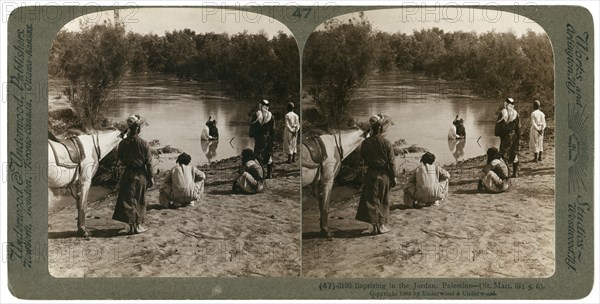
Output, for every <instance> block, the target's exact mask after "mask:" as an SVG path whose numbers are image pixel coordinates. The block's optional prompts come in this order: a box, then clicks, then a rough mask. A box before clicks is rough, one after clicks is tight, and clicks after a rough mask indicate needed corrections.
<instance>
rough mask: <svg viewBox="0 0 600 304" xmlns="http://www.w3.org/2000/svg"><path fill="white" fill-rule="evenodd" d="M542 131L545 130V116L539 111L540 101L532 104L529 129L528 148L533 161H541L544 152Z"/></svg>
mask: <svg viewBox="0 0 600 304" xmlns="http://www.w3.org/2000/svg"><path fill="white" fill-rule="evenodd" d="M544 129H546V115H544V113H543V112H542V111H540V101H539V100H535V101H534V102H533V112H531V128H530V129H529V148H531V151H532V152H533V161H534V162H538V161H541V160H542V152H543V151H544Z"/></svg>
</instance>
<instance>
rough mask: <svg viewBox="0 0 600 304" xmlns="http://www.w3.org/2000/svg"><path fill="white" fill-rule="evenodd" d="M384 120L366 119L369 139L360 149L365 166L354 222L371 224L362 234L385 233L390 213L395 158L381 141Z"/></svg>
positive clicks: (380, 118)
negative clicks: (355, 220)
mask: <svg viewBox="0 0 600 304" xmlns="http://www.w3.org/2000/svg"><path fill="white" fill-rule="evenodd" d="M386 120H387V118H385V117H384V116H383V115H381V114H376V115H373V116H372V117H371V118H370V119H369V124H370V125H371V136H370V137H369V138H367V139H365V141H363V143H362V144H361V146H360V156H361V157H362V159H363V160H364V162H365V164H366V165H367V167H368V169H367V173H366V175H365V177H364V182H363V187H362V192H361V195H360V201H359V203H358V210H357V211H356V219H357V220H359V221H361V222H366V223H369V224H371V227H370V228H369V229H367V230H365V231H363V232H362V233H363V234H381V233H386V232H389V231H390V229H389V228H388V227H387V226H386V224H387V222H388V218H389V213H390V204H389V201H388V195H389V191H390V189H391V188H393V187H394V186H396V174H395V167H396V166H395V162H394V159H395V155H394V148H393V146H392V143H391V142H390V141H389V140H387V139H386V138H384V137H383V135H384V133H385V128H386V127H387V123H388V122H387V121H386Z"/></svg>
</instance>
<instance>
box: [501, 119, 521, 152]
mask: <svg viewBox="0 0 600 304" xmlns="http://www.w3.org/2000/svg"><path fill="white" fill-rule="evenodd" d="M501 118H502V113H500V114H499V115H498V120H500V119H501ZM496 124H497V126H496V129H497V130H498V131H497V134H498V136H499V137H500V149H499V150H500V154H501V155H502V158H503V159H504V161H506V162H507V163H509V164H511V163H513V162H515V159H516V158H517V155H518V153H519V137H520V136H521V122H520V117H519V115H518V114H517V118H515V119H514V120H513V121H511V122H506V121H504V120H502V121H499V122H497V123H496Z"/></svg>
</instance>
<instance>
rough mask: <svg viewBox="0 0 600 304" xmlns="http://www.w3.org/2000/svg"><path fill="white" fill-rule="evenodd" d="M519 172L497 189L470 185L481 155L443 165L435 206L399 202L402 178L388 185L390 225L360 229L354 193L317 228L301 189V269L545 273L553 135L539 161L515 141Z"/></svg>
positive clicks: (311, 272) (323, 272)
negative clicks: (444, 176) (443, 196)
mask: <svg viewBox="0 0 600 304" xmlns="http://www.w3.org/2000/svg"><path fill="white" fill-rule="evenodd" d="M521 145H522V149H521V152H520V155H519V157H520V158H521V170H520V173H521V174H520V177H519V178H517V179H513V180H512V188H511V189H510V190H509V191H508V192H506V193H502V194H482V193H478V192H477V191H476V189H477V177H478V174H479V172H480V170H481V168H482V167H483V165H484V163H485V159H484V157H476V158H473V159H469V160H467V161H464V162H462V163H459V164H458V165H450V166H447V167H446V168H447V170H448V171H449V173H450V175H451V177H450V191H449V196H448V198H447V201H446V202H445V203H444V204H443V205H441V206H439V207H427V208H422V209H412V208H406V207H405V206H404V205H403V204H402V201H403V193H402V191H401V187H402V183H400V184H399V186H397V187H396V188H394V189H392V192H391V195H390V200H391V203H392V204H393V206H392V208H391V210H392V211H391V212H390V226H391V228H392V231H391V232H390V233H388V234H383V235H377V236H361V235H360V232H361V231H362V230H364V229H366V228H368V224H365V223H363V222H359V221H356V220H355V219H354V217H355V215H356V208H357V206H358V200H359V195H360V194H359V193H358V192H357V193H355V194H354V195H353V196H350V197H349V198H346V199H343V200H341V201H337V202H335V203H333V205H332V208H331V209H330V214H329V218H330V220H329V227H330V228H331V229H332V230H333V231H334V233H335V234H336V236H335V237H334V238H333V239H330V240H328V239H325V238H321V237H320V236H319V233H318V232H319V209H318V205H317V201H316V200H315V199H314V198H312V197H309V196H304V197H303V204H302V209H303V210H302V217H303V222H302V231H303V242H302V257H303V276H308V277H411V278H416V277H548V276H551V275H552V274H553V273H554V268H555V262H554V260H555V253H554V248H555V240H554V231H555V221H554V219H555V206H554V204H555V202H554V192H555V165H554V140H553V139H552V140H550V141H549V142H547V143H546V144H545V146H546V151H545V152H544V159H543V161H542V162H531V159H532V158H533V154H532V153H531V151H529V150H528V149H526V143H522V144H521Z"/></svg>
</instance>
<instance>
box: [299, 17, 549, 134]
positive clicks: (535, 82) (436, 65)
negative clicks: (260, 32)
mask: <svg viewBox="0 0 600 304" xmlns="http://www.w3.org/2000/svg"><path fill="white" fill-rule="evenodd" d="M303 60H304V62H303V73H304V74H303V75H304V80H305V81H304V83H305V86H304V88H303V89H304V91H305V92H306V93H307V94H309V95H310V97H312V99H313V101H314V102H315V103H316V104H317V106H318V108H319V113H315V112H314V111H310V112H311V113H313V115H317V116H319V119H322V118H325V119H326V120H328V121H329V124H337V123H338V122H339V121H342V120H345V119H346V118H347V117H345V116H346V115H347V113H345V111H346V109H347V107H348V105H349V104H350V103H351V102H352V101H353V99H352V94H353V93H354V92H355V91H356V90H357V89H358V88H359V87H360V86H361V85H362V84H363V83H364V81H365V80H366V79H367V78H368V77H369V75H372V74H373V73H386V72H388V71H392V70H397V71H410V72H423V73H424V74H425V75H426V76H428V77H431V78H440V79H446V80H462V81H465V82H469V83H470V87H471V88H473V89H474V93H475V94H477V95H480V96H483V97H488V98H505V97H508V96H511V97H513V98H515V99H517V100H519V101H526V102H528V103H529V102H531V101H533V100H534V99H539V100H541V101H542V103H543V104H547V105H549V106H547V107H546V109H547V110H548V111H549V112H550V117H551V115H552V113H553V104H554V64H553V53H552V47H551V45H550V41H549V40H548V38H547V36H546V35H545V34H537V33H534V32H532V31H529V32H527V33H526V34H524V35H522V36H521V37H517V36H516V35H514V34H512V33H496V32H487V33H484V34H477V33H475V32H461V31H458V32H449V33H446V32H444V31H443V30H441V29H439V28H432V29H422V30H420V31H414V32H413V33H412V34H411V35H407V34H403V33H394V34H392V33H384V32H379V31H377V30H376V29H374V28H373V27H372V26H371V24H370V22H369V21H368V20H366V19H365V18H364V17H362V16H361V18H360V20H356V19H352V20H349V21H348V22H344V23H341V22H338V21H330V22H329V23H328V24H326V26H325V28H324V29H323V30H321V31H317V32H314V33H313V34H311V36H310V37H309V39H308V41H307V43H306V47H305V49H304V59H303ZM332 117H333V118H334V119H331V118H332ZM305 119H310V117H307V116H305Z"/></svg>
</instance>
